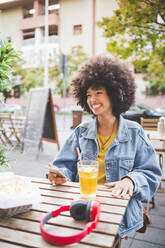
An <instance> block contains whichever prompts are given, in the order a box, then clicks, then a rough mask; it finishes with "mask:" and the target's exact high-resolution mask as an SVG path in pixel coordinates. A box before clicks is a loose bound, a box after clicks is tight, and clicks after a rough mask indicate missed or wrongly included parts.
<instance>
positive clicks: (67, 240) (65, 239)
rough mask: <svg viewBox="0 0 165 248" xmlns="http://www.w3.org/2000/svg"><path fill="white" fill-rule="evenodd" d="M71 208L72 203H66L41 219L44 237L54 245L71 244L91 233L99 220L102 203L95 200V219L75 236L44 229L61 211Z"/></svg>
mask: <svg viewBox="0 0 165 248" xmlns="http://www.w3.org/2000/svg"><path fill="white" fill-rule="evenodd" d="M69 210H70V205H65V206H61V207H60V208H58V209H56V210H54V211H52V212H49V213H48V214H46V215H45V217H44V218H43V219H42V220H41V221H40V230H41V235H42V237H43V239H45V240H46V241H47V242H49V243H51V244H54V245H60V246H63V245H69V244H73V243H77V242H79V241H80V240H81V239H83V238H84V237H85V236H86V235H87V234H90V233H91V231H92V230H93V229H94V228H96V225H97V222H98V221H99V212H100V203H99V202H98V201H94V206H93V208H92V210H91V216H92V218H93V220H92V221H90V222H88V223H87V225H86V226H85V228H84V229H83V230H82V231H81V232H80V233H78V234H76V235H73V236H57V235H53V234H50V233H48V232H47V231H46V230H45V229H44V225H45V224H46V223H47V221H48V220H49V219H51V218H53V217H56V216H58V215H59V214H60V213H61V212H64V211H69Z"/></svg>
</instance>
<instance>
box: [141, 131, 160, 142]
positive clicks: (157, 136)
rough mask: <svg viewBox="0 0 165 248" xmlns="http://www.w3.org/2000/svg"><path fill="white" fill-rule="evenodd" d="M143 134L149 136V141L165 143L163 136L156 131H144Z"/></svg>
mask: <svg viewBox="0 0 165 248" xmlns="http://www.w3.org/2000/svg"><path fill="white" fill-rule="evenodd" d="M145 133H146V134H147V135H149V137H150V139H151V140H158V141H165V134H164V135H160V134H159V132H158V131H153V130H145Z"/></svg>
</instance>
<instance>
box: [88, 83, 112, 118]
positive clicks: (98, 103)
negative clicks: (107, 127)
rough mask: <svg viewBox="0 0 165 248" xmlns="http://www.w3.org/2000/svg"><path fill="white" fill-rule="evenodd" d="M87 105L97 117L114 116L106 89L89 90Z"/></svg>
mask: <svg viewBox="0 0 165 248" xmlns="http://www.w3.org/2000/svg"><path fill="white" fill-rule="evenodd" d="M87 104H88V106H89V108H90V109H91V111H92V112H93V113H94V114H95V115H97V116H99V115H100V116H101V115H104V114H106V115H107V114H112V105H111V101H110V99H109V96H108V94H107V92H106V89H105V88H104V87H100V88H99V89H93V88H89V89H88V90H87Z"/></svg>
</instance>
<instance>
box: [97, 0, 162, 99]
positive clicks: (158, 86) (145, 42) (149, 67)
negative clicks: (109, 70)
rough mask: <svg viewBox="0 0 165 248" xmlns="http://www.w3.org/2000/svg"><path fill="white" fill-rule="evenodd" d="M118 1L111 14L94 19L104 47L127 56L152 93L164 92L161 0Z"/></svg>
mask: <svg viewBox="0 0 165 248" xmlns="http://www.w3.org/2000/svg"><path fill="white" fill-rule="evenodd" d="M118 4H119V8H118V9H117V10H116V11H114V15H113V16H112V17H111V18H108V17H103V18H102V21H100V22H98V26H99V27H101V28H102V29H103V35H104V37H105V38H106V39H107V40H108V46H107V50H108V51H109V52H110V53H111V54H113V55H114V56H119V57H120V59H124V60H127V59H131V61H132V63H133V65H134V67H135V70H136V72H142V73H144V74H145V79H146V80H149V82H150V84H151V87H150V92H151V93H152V94H157V93H158V92H160V91H161V92H164V91H165V81H164V77H165V76H164V73H165V1H164V0H135V1H134V0H119V1H118ZM158 65H159V66H160V68H159V69H158V68H157V67H158ZM158 71H159V72H158ZM151 74H152V76H151ZM163 82H164V83H163Z"/></svg>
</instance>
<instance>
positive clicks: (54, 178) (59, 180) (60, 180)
mask: <svg viewBox="0 0 165 248" xmlns="http://www.w3.org/2000/svg"><path fill="white" fill-rule="evenodd" d="M48 167H49V168H50V167H52V168H53V165H52V164H49V165H48ZM48 179H49V180H50V182H51V183H52V184H64V183H66V181H68V179H67V178H66V177H61V176H59V175H58V174H56V173H55V172H52V171H49V173H48Z"/></svg>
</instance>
